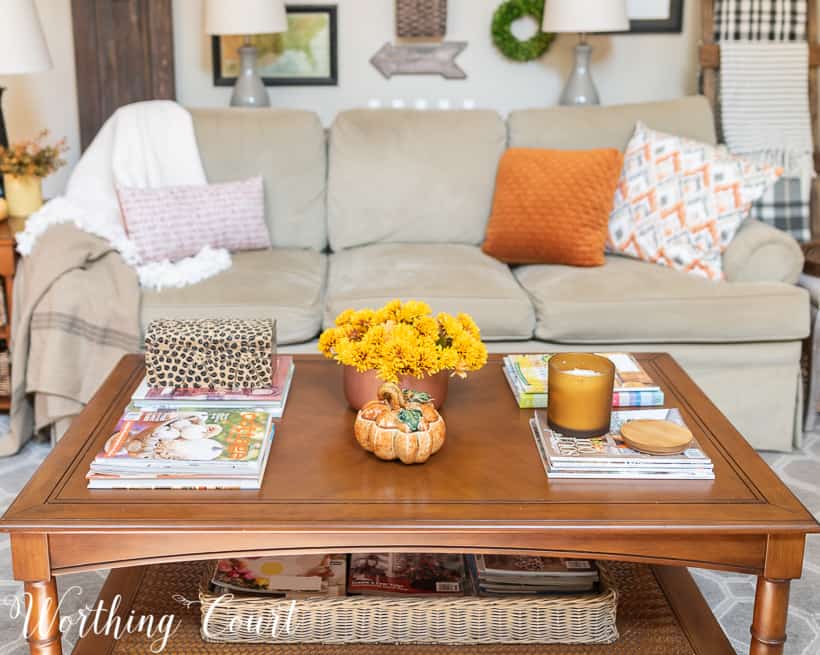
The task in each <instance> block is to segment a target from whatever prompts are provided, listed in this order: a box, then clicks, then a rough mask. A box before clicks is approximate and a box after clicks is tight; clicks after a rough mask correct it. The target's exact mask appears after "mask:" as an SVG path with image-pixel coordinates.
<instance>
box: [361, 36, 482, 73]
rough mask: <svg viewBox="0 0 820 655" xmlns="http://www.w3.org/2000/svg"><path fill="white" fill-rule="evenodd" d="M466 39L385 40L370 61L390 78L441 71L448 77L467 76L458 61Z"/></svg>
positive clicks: (465, 45)
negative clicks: (410, 42)
mask: <svg viewBox="0 0 820 655" xmlns="http://www.w3.org/2000/svg"><path fill="white" fill-rule="evenodd" d="M466 47H467V42H466V41H445V42H444V43H440V44H437V45H393V44H392V43H385V44H384V45H383V46H382V47H381V49H380V50H379V51H378V52H377V53H376V54H375V55H373V57H371V59H370V63H371V64H373V66H374V67H375V68H376V70H378V71H379V72H380V73H381V74H382V75H384V76H385V77H386V78H387V79H390V78H391V77H393V76H394V75H441V76H442V77H445V78H447V79H448V80H463V79H464V78H466V77H467V73H465V72H464V71H463V70H462V68H461V67H460V66H459V65H458V64H457V63H456V62H455V59H456V57H458V56H459V55H460V54H461V52H462V51H463V50H464V48H466Z"/></svg>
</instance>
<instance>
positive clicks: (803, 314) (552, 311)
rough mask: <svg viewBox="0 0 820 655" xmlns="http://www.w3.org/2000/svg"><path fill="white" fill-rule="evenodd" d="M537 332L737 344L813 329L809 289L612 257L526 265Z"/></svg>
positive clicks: (521, 272) (576, 339)
mask: <svg viewBox="0 0 820 655" xmlns="http://www.w3.org/2000/svg"><path fill="white" fill-rule="evenodd" d="M515 275H516V277H517V278H518V281H519V282H520V283H521V285H522V286H523V287H524V288H525V289H526V290H527V292H528V293H529V294H530V297H531V298H532V301H533V303H534V305H535V311H536V316H537V322H536V327H535V336H536V338H538V339H542V340H544V341H559V342H567V343H576V344H585V343H591V344H594V343H697V342H700V343H709V342H715V343H737V342H753V341H788V340H794V339H803V338H805V337H806V336H808V334H809V302H808V298H807V296H806V292H805V291H804V290H803V289H800V288H798V287H795V286H792V285H788V284H783V283H778V282H713V281H711V280H707V279H705V278H699V277H695V276H694V275H687V274H686V273H681V272H679V271H675V270H672V269H670V268H665V267H663V266H659V265H657V264H650V263H647V262H643V261H640V260H637V259H630V258H627V257H619V256H615V255H609V256H607V258H606V264H605V265H604V266H601V267H595V268H575V267H571V266H522V267H520V268H518V269H517V270H516V271H515Z"/></svg>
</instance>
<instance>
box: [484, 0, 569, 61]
mask: <svg viewBox="0 0 820 655" xmlns="http://www.w3.org/2000/svg"><path fill="white" fill-rule="evenodd" d="M525 16H532V17H533V18H534V19H535V21H536V22H537V23H538V30H539V31H538V33H537V34H535V35H534V36H533V37H532V38H530V39H527V40H526V41H520V40H519V39H517V38H516V36H515V35H514V34H513V33H512V29H511V27H512V24H513V23H514V22H515V21H517V20H518V19H519V18H524V17H525ZM543 17H544V0H507V2H504V3H503V4H502V5H500V6H499V7H498V9H496V10H495V14H493V26H492V30H491V32H492V36H493V43H495V47H496V48H498V49H499V50H500V51H501V52H502V53H503V54H504V55H505V56H507V57H509V58H510V59H512V60H514V61H532V60H533V59H538V58H539V57H540V56H541V55H543V54H544V53H545V52H546V51H547V50H548V49H549V47H550V45H552V42H553V39H555V34H548V33H546V32H542V31H541V20H542V18H543Z"/></svg>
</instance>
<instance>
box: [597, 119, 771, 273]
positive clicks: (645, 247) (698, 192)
mask: <svg viewBox="0 0 820 655" xmlns="http://www.w3.org/2000/svg"><path fill="white" fill-rule="evenodd" d="M781 174H782V170H781V169H777V168H775V167H773V166H769V165H768V164H764V163H758V162H753V161H750V160H746V159H742V158H740V157H735V156H733V155H731V154H729V153H728V152H727V151H725V150H724V149H722V148H717V147H715V146H710V145H707V144H704V143H698V142H696V141H691V140H689V139H684V138H682V137H677V136H673V135H670V134H664V133H662V132H656V131H654V130H651V129H649V128H648V127H647V126H646V125H644V124H643V123H638V125H637V127H636V128H635V133H634V135H633V137H632V139H631V140H630V142H629V145H628V146H627V149H626V155H625V157H624V168H623V173H622V175H621V179H620V180H619V182H618V187H617V191H616V193H615V207H614V209H613V211H612V216H611V217H610V220H609V241H608V243H607V246H608V249H609V250H610V251H611V252H617V253H621V254H624V255H629V256H631V257H636V258H638V259H643V260H645V261H649V262H654V263H657V264H661V265H663V266H668V267H670V268H675V269H677V270H680V271H684V272H686V273H692V274H694V275H698V276H701V277H707V278H709V279H712V280H720V279H723V267H722V263H723V260H722V256H723V252H724V251H725V250H726V248H727V247H728V245H729V243H731V241H732V239H733V238H734V236H735V233H736V232H737V230H738V228H739V227H740V224H741V223H742V221H743V219H744V218H745V217H746V216H747V215H748V213H749V209H750V207H751V205H752V203H753V202H755V201H756V200H757V199H758V198H760V196H762V195H763V193H764V192H765V191H766V189H767V188H768V187H769V186H770V185H772V184H774V183H775V181H777V178H778V177H780V175H781Z"/></svg>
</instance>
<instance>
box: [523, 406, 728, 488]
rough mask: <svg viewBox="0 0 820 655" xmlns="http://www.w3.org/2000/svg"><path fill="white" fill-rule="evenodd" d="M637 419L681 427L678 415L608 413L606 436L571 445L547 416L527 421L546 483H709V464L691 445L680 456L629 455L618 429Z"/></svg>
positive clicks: (674, 412)
mask: <svg viewBox="0 0 820 655" xmlns="http://www.w3.org/2000/svg"><path fill="white" fill-rule="evenodd" d="M640 419H648V420H662V421H670V422H672V423H676V424H678V425H682V426H685V423H684V422H683V418H682V417H681V415H680V412H679V411H678V410H677V409H635V410H620V411H614V412H612V423H611V426H610V431H609V433H608V434H605V435H604V436H602V437H597V438H595V439H576V438H574V437H568V436H566V435H563V434H560V433H559V432H556V431H555V430H552V429H551V428H550V427H549V425H548V424H547V412H545V411H541V410H537V411H536V412H535V416H534V417H533V418H532V419H531V420H530V427H531V428H532V434H533V437H534V438H535V444H536V446H537V448H538V453H539V454H540V455H541V460H542V462H543V464H544V469H545V471H546V472H547V476H548V477H550V478H559V479H560V478H564V479H573V478H620V479H627V480H643V479H653V480H714V479H715V472H714V466H713V464H712V460H711V459H710V458H709V456H708V455H707V454H706V453H705V452H704V451H703V449H702V448H701V447H700V444H699V443H698V442H697V439H694V438H693V439H692V441H691V443H690V444H689V445H688V446H687V448H686V450H685V451H684V452H683V453H681V454H679V455H649V454H646V453H641V452H638V451H636V450H633V449H631V448H630V447H629V446H627V445H626V444H625V443H624V440H623V438H622V437H621V426H622V425H623V424H624V423H626V422H627V421H634V420H640Z"/></svg>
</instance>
